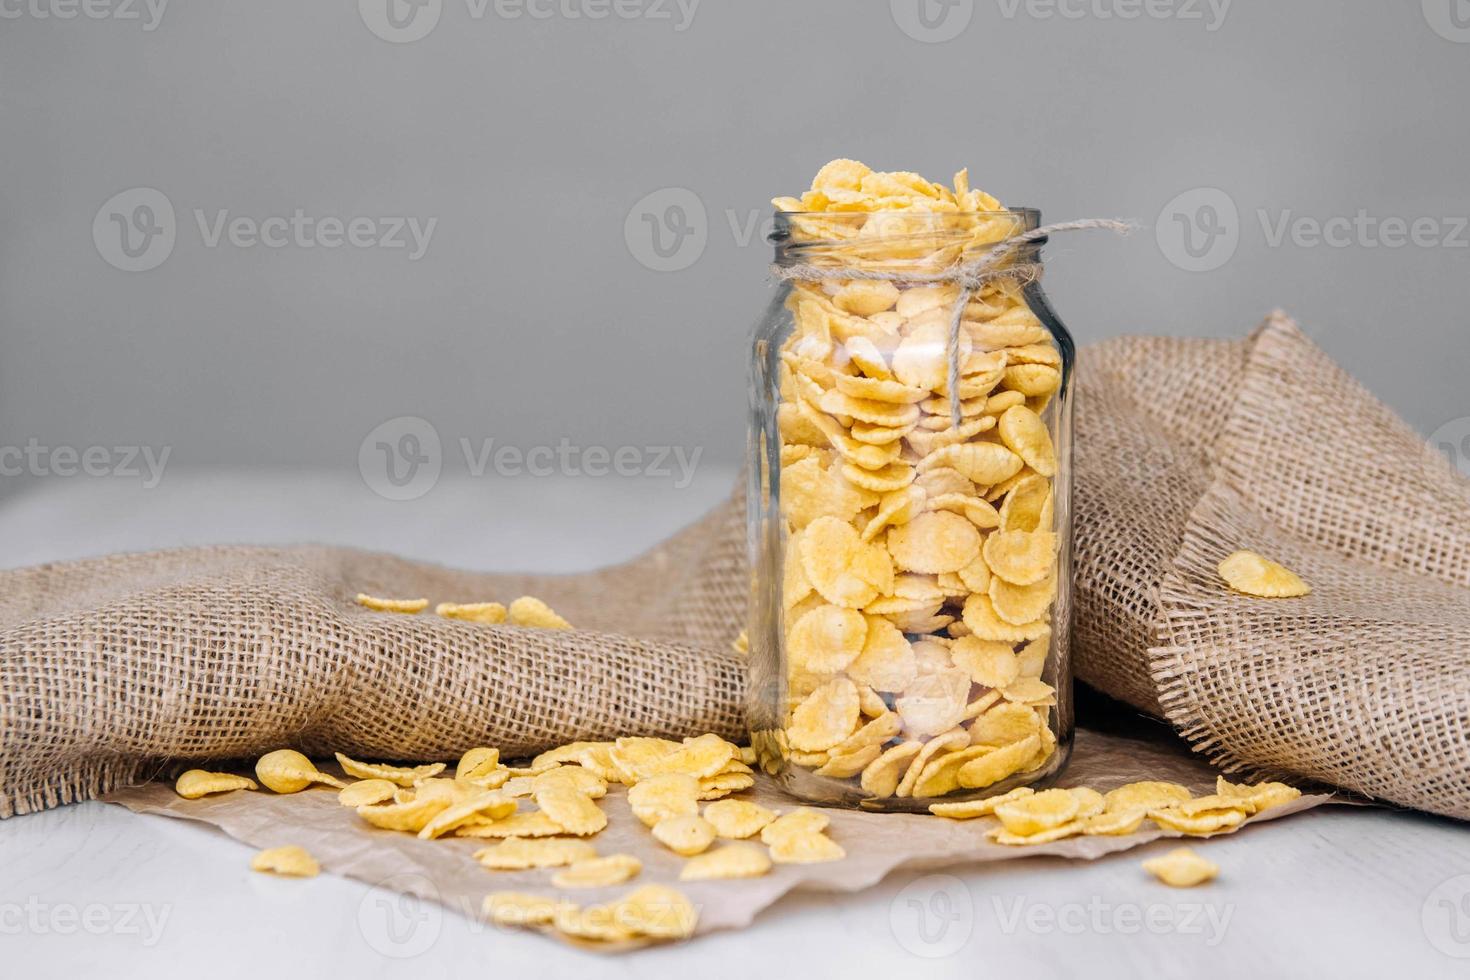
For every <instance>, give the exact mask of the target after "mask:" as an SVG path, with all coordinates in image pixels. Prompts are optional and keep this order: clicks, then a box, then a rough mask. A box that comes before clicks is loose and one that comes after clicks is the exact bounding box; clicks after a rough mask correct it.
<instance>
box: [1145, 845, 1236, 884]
mask: <svg viewBox="0 0 1470 980" xmlns="http://www.w3.org/2000/svg"><path fill="white" fill-rule="evenodd" d="M1143 870H1145V871H1147V872H1148V873H1149V874H1151V875H1153V876H1154V877H1155V878H1157V879H1159V880H1160V881H1162V882H1163V883H1164V884H1166V885H1168V886H1169V887H1170V888H1193V887H1194V886H1195V885H1202V884H1204V883H1205V882H1207V881H1210V880H1211V879H1213V878H1214V877H1215V876H1216V875H1218V874H1219V873H1220V866H1219V865H1218V864H1216V863H1215V862H1213V861H1209V860H1206V859H1205V858H1202V857H1200V856H1199V855H1198V854H1196V853H1195V852H1194V850H1193V849H1192V848H1188V847H1176V848H1175V849H1174V850H1172V851H1170V852H1169V853H1168V854H1165V855H1163V856H1161V857H1156V858H1149V859H1148V860H1147V861H1144V862H1143Z"/></svg>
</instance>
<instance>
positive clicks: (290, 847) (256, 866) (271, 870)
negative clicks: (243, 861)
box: [250, 844, 322, 878]
mask: <svg viewBox="0 0 1470 980" xmlns="http://www.w3.org/2000/svg"><path fill="white" fill-rule="evenodd" d="M250 870H251V871H264V872H266V873H267V874H274V875H284V876H285V877H288V878H315V877H316V876H317V875H318V874H319V873H321V870H322V868H321V865H319V864H317V862H316V858H314V857H312V856H311V855H310V854H309V853H307V850H306V848H304V847H299V846H297V845H295V844H287V845H286V846H285V847H271V848H267V849H266V850H264V851H261V852H260V853H259V854H256V855H255V857H253V858H251V859H250Z"/></svg>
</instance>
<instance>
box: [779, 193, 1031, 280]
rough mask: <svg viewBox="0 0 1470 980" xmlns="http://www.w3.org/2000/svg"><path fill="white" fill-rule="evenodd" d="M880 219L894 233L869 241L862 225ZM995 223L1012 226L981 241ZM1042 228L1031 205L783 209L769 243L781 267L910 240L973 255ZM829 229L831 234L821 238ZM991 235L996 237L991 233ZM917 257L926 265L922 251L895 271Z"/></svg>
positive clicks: (897, 265) (838, 259) (923, 246)
mask: <svg viewBox="0 0 1470 980" xmlns="http://www.w3.org/2000/svg"><path fill="white" fill-rule="evenodd" d="M875 217H876V218H878V219H879V220H880V221H893V222H894V223H895V230H894V232H893V233H892V234H883V233H882V229H879V234H877V235H872V236H870V237H867V238H866V239H864V238H863V236H862V235H861V234H860V229H862V228H864V227H865V226H866V224H867V222H868V221H869V220H870V219H872V218H875ZM904 219H911V220H913V219H923V220H916V222H915V223H916V224H917V227H915V226H913V225H911V226H910V227H909V228H904V227H902V225H901V224H900V222H902V221H903V220H904ZM992 221H1009V222H1010V223H1011V225H1012V226H1011V227H1010V228H1008V229H1007V228H1000V229H995V228H992V229H985V230H984V233H985V237H984V239H983V240H976V239H977V237H978V236H977V235H976V232H977V231H980V230H982V229H983V227H984V226H985V225H986V224H987V223H988V222H992ZM804 222H810V223H811V225H812V226H814V227H808V228H802V225H803V223H804ZM824 225H825V226H826V228H825V229H824V228H823V226H824ZM1040 227H1041V211H1040V210H1039V209H1037V208H1029V207H1016V208H1006V209H1003V210H999V211H777V212H775V222H774V225H773V226H772V228H771V232H770V234H769V235H767V236H766V241H767V242H768V243H770V244H771V245H772V246H774V247H775V251H776V255H775V261H776V264H777V265H791V264H795V263H800V262H813V261H816V262H824V261H830V262H832V263H833V264H834V265H842V264H845V262H844V260H845V259H850V258H852V257H853V252H854V250H855V249H858V250H861V249H864V248H867V247H871V246H873V245H880V246H886V245H903V244H904V243H905V240H908V242H909V243H911V244H912V245H914V246H917V247H918V248H920V249H922V250H937V249H938V248H939V247H940V246H951V245H955V244H959V245H961V246H963V248H964V250H965V253H966V254H968V255H972V256H973V255H976V254H979V253H980V252H983V251H988V250H990V249H994V248H997V247H999V246H1002V245H1004V244H1005V243H1006V242H1008V241H1010V240H1011V239H1013V238H1014V237H1015V236H1017V235H1021V234H1025V233H1026V232H1031V231H1035V230H1036V229H1037V228H1040ZM832 228H837V229H842V230H851V231H852V232H853V234H852V235H842V234H840V233H839V234H835V235H834V234H833V233H832V232H831V231H830V229H832ZM824 231H825V232H826V233H825V234H821V237H817V235H818V234H819V233H821V232H824ZM996 232H999V234H996ZM991 235H994V237H989V236H991ZM1044 244H1045V240H1044V239H1041V238H1038V239H1036V240H1034V241H1032V242H1028V243H1027V244H1026V246H1025V248H1024V249H1018V255H1019V253H1020V252H1022V251H1024V252H1026V253H1027V254H1030V255H1033V256H1034V255H1035V253H1036V252H1037V251H1039V249H1040V248H1041V246H1043V245H1044ZM915 259H918V260H919V265H922V264H923V256H922V255H921V254H919V253H916V254H914V255H912V256H910V257H909V258H908V259H907V260H898V261H897V262H895V263H892V267H893V268H894V270H895V271H896V270H898V269H902V268H909V267H912V266H913V264H914V260H915ZM882 264H889V263H882Z"/></svg>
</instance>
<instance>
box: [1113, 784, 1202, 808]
mask: <svg viewBox="0 0 1470 980" xmlns="http://www.w3.org/2000/svg"><path fill="white" fill-rule="evenodd" d="M1192 795H1193V794H1192V793H1190V792H1189V789H1188V787H1185V786H1181V785H1179V784H1178V783H1166V782H1160V781H1158V780H1144V781H1143V782H1138V783H1128V784H1126V785H1124V786H1119V787H1118V788H1117V789H1115V790H1110V791H1109V792H1107V793H1105V794H1103V806H1104V808H1105V809H1106V810H1107V811H1108V812H1109V813H1118V812H1120V811H1130V810H1144V811H1148V810H1160V809H1163V808H1165V807H1169V806H1173V805H1174V804H1176V803H1182V802H1184V801H1185V800H1187V799H1189V798H1190V797H1191V796H1192Z"/></svg>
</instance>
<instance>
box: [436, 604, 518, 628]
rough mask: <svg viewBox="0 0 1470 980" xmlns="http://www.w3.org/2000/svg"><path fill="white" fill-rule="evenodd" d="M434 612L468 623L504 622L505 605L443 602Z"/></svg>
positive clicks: (446, 617)
mask: <svg viewBox="0 0 1470 980" xmlns="http://www.w3.org/2000/svg"><path fill="white" fill-rule="evenodd" d="M434 613H435V615H438V616H443V617H444V618H445V619H458V620H461V621H463V622H466V623H492V624H493V623H503V622H505V617H506V609H505V606H504V605H502V604H501V603H498V602H467V603H458V602H441V603H439V604H438V605H437V606H435V607H434Z"/></svg>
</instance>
